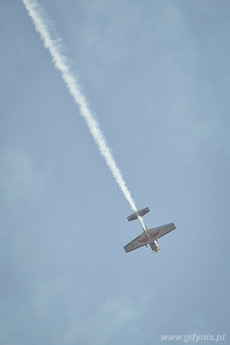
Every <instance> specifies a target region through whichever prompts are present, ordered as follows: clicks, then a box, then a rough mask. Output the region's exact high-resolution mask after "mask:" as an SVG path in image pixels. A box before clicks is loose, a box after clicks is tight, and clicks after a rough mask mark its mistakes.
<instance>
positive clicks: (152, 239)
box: [124, 207, 176, 253]
mask: <svg viewBox="0 0 230 345" xmlns="http://www.w3.org/2000/svg"><path fill="white" fill-rule="evenodd" d="M148 212H149V208H148V207H145V208H143V209H141V210H139V211H136V212H134V213H133V214H131V215H130V216H128V217H127V219H128V221H131V220H135V219H137V220H138V221H139V222H140V223H141V226H142V229H143V232H142V234H140V235H139V236H138V237H136V238H135V239H134V240H132V241H131V242H129V243H128V244H126V246H124V250H125V251H126V253H129V252H131V251H132V250H135V249H137V248H140V247H142V246H146V247H147V246H148V244H149V245H150V247H151V249H152V251H153V253H157V252H158V250H159V249H160V248H159V245H158V239H159V238H160V237H162V236H164V235H166V234H167V233H169V232H170V231H172V230H174V229H176V227H175V224H174V223H169V224H165V225H161V226H158V227H156V228H152V229H148V228H147V226H146V225H145V223H144V220H143V218H142V217H143V216H144V215H145V214H146V213H148Z"/></svg>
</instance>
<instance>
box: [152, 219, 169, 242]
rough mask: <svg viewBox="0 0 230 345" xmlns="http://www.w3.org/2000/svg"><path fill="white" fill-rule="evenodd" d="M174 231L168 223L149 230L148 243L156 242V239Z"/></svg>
mask: <svg viewBox="0 0 230 345" xmlns="http://www.w3.org/2000/svg"><path fill="white" fill-rule="evenodd" d="M174 229H176V227H175V224H174V223H169V224H165V225H161V226H158V227H157V228H153V229H149V230H148V235H149V236H148V237H149V239H150V241H149V243H150V242H151V241H153V240H157V239H158V238H160V237H162V236H164V235H166V234H167V233H168V232H170V231H172V230H174Z"/></svg>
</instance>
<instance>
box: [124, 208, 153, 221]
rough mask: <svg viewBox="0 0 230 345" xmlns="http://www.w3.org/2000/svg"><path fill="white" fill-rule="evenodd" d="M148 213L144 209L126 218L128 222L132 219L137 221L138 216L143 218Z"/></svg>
mask: <svg viewBox="0 0 230 345" xmlns="http://www.w3.org/2000/svg"><path fill="white" fill-rule="evenodd" d="M148 212H149V208H148V207H145V208H142V209H141V210H139V211H137V212H134V213H133V214H131V215H130V216H128V217H127V219H128V221H130V220H134V219H137V217H138V216H141V217H143V216H144V215H145V214H146V213H148Z"/></svg>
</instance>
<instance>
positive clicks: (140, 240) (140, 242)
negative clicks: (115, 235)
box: [124, 232, 148, 253]
mask: <svg viewBox="0 0 230 345" xmlns="http://www.w3.org/2000/svg"><path fill="white" fill-rule="evenodd" d="M147 244H148V237H147V235H146V233H145V232H143V233H142V234H141V235H139V236H138V237H136V238H135V239H134V240H132V241H131V242H129V243H128V244H126V246H124V250H125V251H126V253H128V252H131V251H132V250H134V249H137V248H140V247H142V246H146V245H147Z"/></svg>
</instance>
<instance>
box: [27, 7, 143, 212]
mask: <svg viewBox="0 0 230 345" xmlns="http://www.w3.org/2000/svg"><path fill="white" fill-rule="evenodd" d="M23 3H24V5H25V7H26V9H27V11H28V14H29V16H30V17H31V19H32V21H33V23H34V26H35V30H36V31H37V32H38V33H39V34H40V36H41V39H42V40H43V42H44V46H45V48H47V49H48V50H49V52H50V54H51V56H52V60H53V63H54V65H55V67H56V68H57V69H58V70H59V71H60V72H61V75H62V78H63V80H64V81H65V83H66V86H67V88H68V90H69V92H70V94H71V95H72V96H73V98H74V101H75V102H76V103H77V105H78V106H79V110H80V114H81V115H82V116H83V117H84V119H85V120H86V123H87V125H88V127H89V130H90V132H91V134H92V136H93V138H94V140H95V142H96V143H97V145H98V147H99V150H100V152H101V154H102V155H103V157H104V158H105V161H106V163H107V165H108V167H109V169H110V170H111V172H112V174H113V176H114V178H115V180H116V182H117V183H118V185H119V187H120V188H121V190H122V192H123V194H124V196H125V197H126V199H127V200H128V202H129V204H130V207H131V208H132V210H133V211H137V208H136V206H135V203H134V201H133V199H132V197H131V194H130V192H129V190H128V188H127V186H126V184H125V181H124V179H123V177H122V175H121V172H120V170H119V168H118V167H117V165H116V162H115V160H114V158H113V156H112V153H111V151H110V149H109V147H108V145H107V143H106V140H105V138H104V136H103V134H102V132H101V130H100V128H99V126H98V123H97V122H96V120H95V119H94V117H93V116H92V114H91V112H90V109H89V106H88V104H87V102H86V99H85V97H84V95H83V93H82V92H81V90H80V86H79V83H78V80H77V78H76V77H75V76H74V74H73V73H72V72H71V70H70V67H69V66H70V65H69V62H68V58H67V57H66V56H65V55H64V54H63V53H62V52H61V39H60V38H59V39H54V38H52V35H51V32H50V26H49V24H47V22H46V20H45V17H44V15H43V14H41V9H40V8H39V6H38V4H37V2H36V1H34V0H23Z"/></svg>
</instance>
